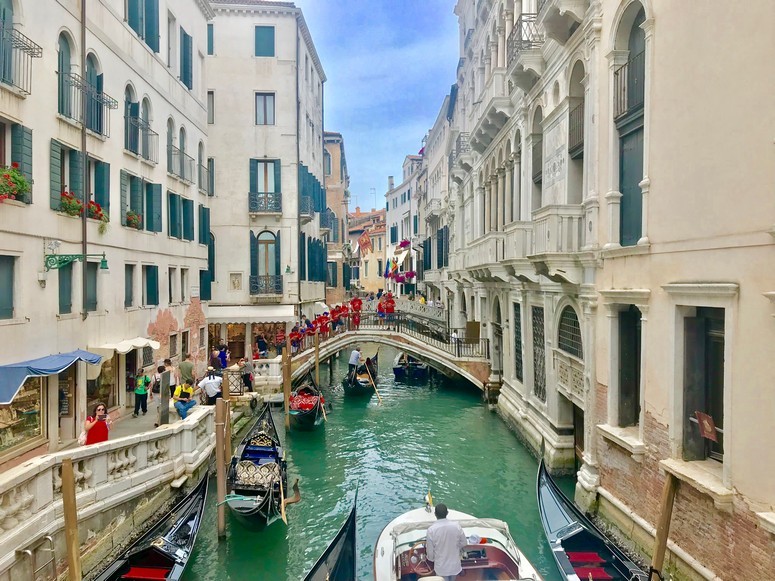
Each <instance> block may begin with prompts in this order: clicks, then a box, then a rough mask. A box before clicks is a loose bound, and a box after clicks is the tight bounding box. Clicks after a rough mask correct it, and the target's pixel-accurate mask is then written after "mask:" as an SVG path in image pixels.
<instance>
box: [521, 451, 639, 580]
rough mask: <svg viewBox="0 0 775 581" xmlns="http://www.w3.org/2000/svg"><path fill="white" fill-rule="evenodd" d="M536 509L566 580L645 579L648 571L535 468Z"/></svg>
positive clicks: (550, 479)
mask: <svg viewBox="0 0 775 581" xmlns="http://www.w3.org/2000/svg"><path fill="white" fill-rule="evenodd" d="M536 487H537V489H538V510H539V513H540V514H541V523H542V524H543V526H544V532H545V533H546V538H547V540H548V541H549V546H550V547H551V549H552V555H553V556H554V560H555V561H556V563H557V567H559V569H560V572H561V573H562V574H563V576H564V577H565V578H566V579H568V581H578V580H579V579H581V580H583V581H587V580H588V579H593V580H594V581H598V580H600V581H603V580H608V581H646V580H647V579H648V575H647V574H646V573H644V572H643V571H642V570H641V569H640V568H639V567H638V566H637V565H636V564H635V563H633V562H632V560H630V559H629V558H628V557H627V555H625V554H624V552H623V551H622V550H621V549H619V547H617V546H616V545H615V544H614V543H613V542H612V541H611V540H609V539H608V538H607V537H606V536H605V535H604V534H603V533H602V532H601V531H600V530H599V529H598V528H597V527H596V526H595V524H594V523H593V522H592V521H591V520H590V519H589V518H587V517H586V516H584V514H582V512H581V511H580V510H579V509H578V508H576V505H575V504H573V502H572V501H571V500H570V499H568V497H567V496H565V494H563V492H562V490H560V489H559V487H558V486H557V484H556V483H555V482H554V480H552V477H551V476H550V475H549V472H547V470H546V467H545V466H544V462H543V460H541V465H540V467H539V468H538V481H537V484H536Z"/></svg>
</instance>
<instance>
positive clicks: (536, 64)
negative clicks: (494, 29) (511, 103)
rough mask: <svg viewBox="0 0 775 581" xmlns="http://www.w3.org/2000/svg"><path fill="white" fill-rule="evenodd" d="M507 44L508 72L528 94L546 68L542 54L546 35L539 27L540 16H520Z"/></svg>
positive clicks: (533, 14) (528, 14) (530, 14)
mask: <svg viewBox="0 0 775 581" xmlns="http://www.w3.org/2000/svg"><path fill="white" fill-rule="evenodd" d="M507 44H508V47H507V55H508V70H509V71H510V72H511V77H513V79H514V82H515V83H516V85H517V86H518V87H519V88H521V89H522V90H523V91H525V92H527V91H529V90H530V89H531V88H532V87H533V85H534V84H535V82H536V80H537V79H538V78H539V77H540V76H541V75H542V74H543V73H544V69H545V66H546V65H545V63H544V58H543V55H542V54H541V47H542V46H543V44H544V35H543V32H541V29H540V27H539V26H538V15H537V14H535V13H524V14H520V15H519V18H517V23H516V24H515V25H514V29H513V30H512V31H511V34H510V35H509V39H508V43H507Z"/></svg>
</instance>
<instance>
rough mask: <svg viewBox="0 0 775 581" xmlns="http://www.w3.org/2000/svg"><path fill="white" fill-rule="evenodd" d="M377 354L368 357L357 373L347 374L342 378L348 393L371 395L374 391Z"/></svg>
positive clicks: (345, 390)
mask: <svg viewBox="0 0 775 581" xmlns="http://www.w3.org/2000/svg"><path fill="white" fill-rule="evenodd" d="M377 356H378V354H377V353H375V354H374V356H373V357H367V358H366V362H365V363H363V364H362V365H360V366H359V367H358V369H356V371H355V373H354V374H353V375H352V376H351V375H350V374H348V375H345V376H344V378H343V379H342V387H344V392H345V394H347V395H371V394H372V393H374V386H373V385H372V380H373V381H376V380H377V364H378V362H377Z"/></svg>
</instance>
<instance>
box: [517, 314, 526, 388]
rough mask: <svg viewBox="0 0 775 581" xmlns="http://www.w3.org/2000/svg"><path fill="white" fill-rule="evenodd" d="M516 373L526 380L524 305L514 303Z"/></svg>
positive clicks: (519, 378)
mask: <svg viewBox="0 0 775 581" xmlns="http://www.w3.org/2000/svg"><path fill="white" fill-rule="evenodd" d="M514 375H515V376H516V377H517V379H518V380H519V381H524V376H525V372H524V369H523V363H522V305H521V304H519V303H514Z"/></svg>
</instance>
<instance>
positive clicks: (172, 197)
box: [167, 191, 182, 238]
mask: <svg viewBox="0 0 775 581" xmlns="http://www.w3.org/2000/svg"><path fill="white" fill-rule="evenodd" d="M181 214H182V204H181V202H180V196H179V195H178V194H174V193H172V192H170V191H168V192H167V232H168V233H169V235H170V237H171V238H181V237H182V224H181V222H182V220H181Z"/></svg>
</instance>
